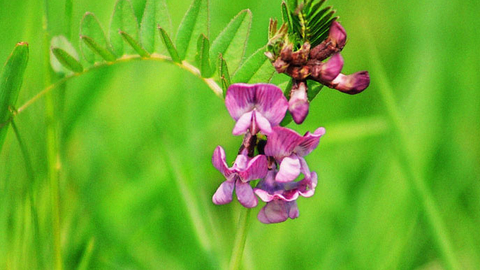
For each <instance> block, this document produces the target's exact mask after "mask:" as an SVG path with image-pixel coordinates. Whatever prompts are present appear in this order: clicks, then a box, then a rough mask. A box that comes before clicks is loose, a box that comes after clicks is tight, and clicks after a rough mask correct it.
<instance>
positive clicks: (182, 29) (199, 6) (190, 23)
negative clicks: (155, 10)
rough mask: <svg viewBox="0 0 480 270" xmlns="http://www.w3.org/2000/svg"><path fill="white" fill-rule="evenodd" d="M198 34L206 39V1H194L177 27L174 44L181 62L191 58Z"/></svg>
mask: <svg viewBox="0 0 480 270" xmlns="http://www.w3.org/2000/svg"><path fill="white" fill-rule="evenodd" d="M200 34H204V35H205V36H207V37H208V0H194V1H193V3H192V5H191V6H190V8H189V9H188V11H187V13H186V14H185V16H184V17H183V20H182V23H181V24H180V26H179V27H178V32H177V38H176V40H175V44H176V47H177V50H178V55H179V56H180V59H181V60H184V59H189V60H190V59H192V58H193V56H194V55H195V51H194V49H193V48H195V42H196V40H195V38H196V37H198V36H200Z"/></svg>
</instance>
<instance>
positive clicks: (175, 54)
mask: <svg viewBox="0 0 480 270" xmlns="http://www.w3.org/2000/svg"><path fill="white" fill-rule="evenodd" d="M158 30H159V31H160V36H161V37H162V40H163V43H164V44H165V47H166V48H167V50H168V53H169V54H170V57H171V58H172V60H173V61H174V62H176V63H179V64H180V63H182V60H181V59H180V57H179V56H178V52H177V49H176V48H175V45H173V42H172V40H171V39H170V37H169V36H168V34H167V32H165V30H164V29H163V28H161V27H159V28H158Z"/></svg>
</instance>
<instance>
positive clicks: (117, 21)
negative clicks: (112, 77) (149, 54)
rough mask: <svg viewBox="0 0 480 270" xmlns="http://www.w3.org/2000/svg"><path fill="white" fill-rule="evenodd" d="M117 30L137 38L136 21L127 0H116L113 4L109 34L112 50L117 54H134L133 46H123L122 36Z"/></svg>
mask: <svg viewBox="0 0 480 270" xmlns="http://www.w3.org/2000/svg"><path fill="white" fill-rule="evenodd" d="M119 31H123V32H125V33H128V34H129V35H130V36H131V37H132V38H133V39H134V40H138V22H137V18H136V17H135V14H134V13H133V8H132V4H131V3H130V1H129V0H118V1H117V3H116V4H115V9H114V11H113V15H112V21H111V22H110V32H109V36H110V43H111V44H112V48H113V52H114V53H115V54H116V55H117V56H119V57H120V56H122V55H124V54H134V53H135V50H134V49H133V48H130V47H128V46H125V43H124V42H123V40H122V37H121V36H120V35H119V34H118V33H119Z"/></svg>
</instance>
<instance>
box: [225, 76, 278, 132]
mask: <svg viewBox="0 0 480 270" xmlns="http://www.w3.org/2000/svg"><path fill="white" fill-rule="evenodd" d="M225 105H226V106H227V110H228V112H229V113H230V115H231V116H232V118H233V119H234V120H235V121H236V122H237V123H236V124H235V127H234V128H233V132H232V133H233V135H241V134H244V133H246V132H247V131H248V130H249V131H250V133H251V134H252V135H255V134H257V133H258V132H259V131H261V132H262V133H263V134H266V135H269V134H270V133H271V132H272V127H274V126H277V125H278V124H280V122H281V121H282V119H283V117H284V116H285V112H286V111H287V108H288V101H287V99H286V98H285V96H284V95H283V92H282V90H281V89H280V88H278V87H277V86H275V85H273V84H252V85H250V84H244V83H237V84H232V85H231V86H230V87H229V88H228V90H227V94H226V96H225Z"/></svg>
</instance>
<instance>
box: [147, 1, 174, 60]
mask: <svg viewBox="0 0 480 270" xmlns="http://www.w3.org/2000/svg"><path fill="white" fill-rule="evenodd" d="M157 25H160V26H161V27H162V28H163V29H165V31H166V32H167V33H171V29H172V22H171V20H170V14H169V13H168V9H167V3H166V2H165V0H147V2H146V4H145V10H144V12H143V17H142V23H141V25H140V43H141V44H142V46H143V48H145V50H147V51H148V52H149V53H153V52H160V51H161V50H160V44H161V43H162V42H161V41H160V36H158V35H157Z"/></svg>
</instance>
